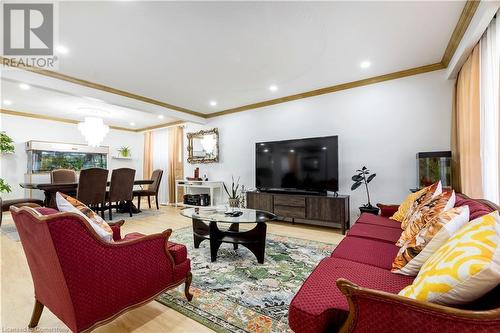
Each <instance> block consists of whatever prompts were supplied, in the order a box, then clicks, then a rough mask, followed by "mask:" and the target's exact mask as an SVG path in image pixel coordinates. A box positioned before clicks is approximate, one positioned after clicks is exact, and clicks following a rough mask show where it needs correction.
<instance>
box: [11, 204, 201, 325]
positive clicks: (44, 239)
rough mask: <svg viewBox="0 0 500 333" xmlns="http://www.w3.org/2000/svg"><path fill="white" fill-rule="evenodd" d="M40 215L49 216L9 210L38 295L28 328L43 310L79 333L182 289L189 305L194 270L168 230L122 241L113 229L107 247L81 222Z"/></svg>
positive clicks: (61, 215) (52, 214)
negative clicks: (112, 234) (46, 310)
mask: <svg viewBox="0 0 500 333" xmlns="http://www.w3.org/2000/svg"><path fill="white" fill-rule="evenodd" d="M37 210H38V211H39V212H40V213H42V214H45V215H46V216H37V214H35V213H34V212H33V211H31V210H30V209H27V208H17V207H12V208H11V213H12V216H13V219H14V222H15V224H16V227H17V230H18V232H19V236H20V239H21V243H22V245H23V248H24V252H25V254H26V258H27V260H28V265H29V268H30V271H31V276H32V278H33V283H34V287H35V307H34V310H33V315H32V318H31V322H30V324H29V327H30V328H34V327H36V326H37V325H38V321H39V319H40V316H41V314H42V311H43V308H44V306H46V307H47V308H49V309H50V310H51V311H52V312H53V313H54V314H55V315H56V316H57V317H58V318H59V319H60V320H61V321H63V322H64V323H65V324H66V325H67V326H68V327H69V329H70V330H71V331H73V332H83V331H90V330H92V329H94V328H95V327H97V326H100V325H103V324H105V323H107V322H109V321H111V320H112V319H114V318H115V317H117V316H119V315H120V314H122V313H124V312H125V311H128V310H130V309H132V308H135V307H138V306H140V305H143V304H145V303H146V302H149V301H150V300H152V299H153V298H155V297H156V296H158V295H159V294H161V293H162V292H164V291H165V290H167V289H171V288H173V287H176V286H178V285H180V284H182V283H185V295H186V298H187V299H188V300H189V301H190V300H191V299H192V295H191V294H190V293H189V286H190V284H191V278H192V275H191V263H190V260H189V259H188V258H187V251H186V247H185V246H183V245H180V244H175V243H171V242H169V241H168V238H169V236H170V234H171V232H172V230H170V229H169V230H166V231H164V232H162V233H159V234H153V235H148V236H144V235H141V234H137V233H135V234H129V235H127V236H125V237H124V239H121V236H120V231H119V228H120V224H118V225H115V226H113V229H114V230H113V231H114V239H115V242H114V243H107V242H105V241H103V240H102V239H101V238H100V237H99V236H98V235H97V234H96V232H95V231H94V230H93V229H92V227H91V226H90V225H89V224H88V222H87V221H85V220H84V219H83V218H82V217H80V216H79V215H76V214H73V213H59V212H57V211H55V210H53V209H49V208H37ZM47 214H50V215H47Z"/></svg>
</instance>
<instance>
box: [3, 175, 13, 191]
mask: <svg viewBox="0 0 500 333" xmlns="http://www.w3.org/2000/svg"><path fill="white" fill-rule="evenodd" d="M10 192H12V189H11V188H10V185H9V184H7V183H6V182H5V180H3V179H2V178H0V193H10Z"/></svg>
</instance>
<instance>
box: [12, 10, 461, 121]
mask: <svg viewBox="0 0 500 333" xmlns="http://www.w3.org/2000/svg"><path fill="white" fill-rule="evenodd" d="M464 3H465V2H464V1H418V2H392V1H388V2H356V1H351V2H146V1H115V2H102V1H82V2H75V1H64V2H60V3H59V43H60V44H61V45H64V46H65V47H67V48H68V49H69V53H68V54H59V55H58V56H59V59H60V62H59V69H58V72H60V73H63V74H66V75H70V76H73V77H76V78H79V79H83V80H88V81H91V82H95V83H99V84H103V85H107V86H111V87H113V88H116V89H120V90H124V91H127V92H130V93H133V94H137V95H141V96H144V97H148V98H153V99H156V100H158V101H162V102H165V103H169V104H173V105H176V106H179V107H182V108H187V109H190V110H194V111H197V112H202V113H212V112H217V111H221V110H224V109H229V108H233V107H238V106H242V105H246V104H251V103H257V102H261V101H265V100H269V99H274V98H279V97H283V96H287V95H291V94H296V93H301V92H305V91H310V90H314V89H318V88H323V87H327V86H332V85H336V84H340V83H346V82H351V81H355V80H359V79H363V78H367V77H373V76H376V75H382V74H387V73H391V72H395V71H399V70H403V69H408V68H413V67H418V66H422V65H428V64H433V63H437V62H440V61H441V57H442V56H443V53H444V50H445V48H446V46H447V43H448V41H449V39H450V36H451V34H452V32H453V29H454V27H455V25H456V23H457V21H458V18H459V16H460V13H461V11H462V8H463V6H464ZM365 60H369V61H370V62H371V63H372V65H371V67H370V68H367V69H362V68H360V66H359V64H360V62H362V61H365ZM2 74H3V79H2V85H3V86H2V95H3V96H2V98H3V99H5V98H7V99H11V100H15V103H14V104H13V105H12V106H6V105H4V106H3V107H4V108H8V109H13V110H18V111H24V112H31V113H43V114H47V115H51V116H57V117H64V118H70V119H75V120H79V119H81V118H82V115H81V111H79V110H80V108H81V107H82V105H90V106H91V107H93V106H94V107H95V106H96V105H97V106H99V107H101V108H102V109H103V110H110V111H109V112H108V113H107V114H108V115H110V116H109V117H108V118H105V120H106V123H107V124H109V125H115V126H122V127H129V128H141V127H147V126H151V125H158V124H160V123H165V122H168V121H175V120H178V119H183V120H187V121H204V120H203V118H200V117H196V116H195V115H188V114H184V113H180V112H178V111H175V110H170V109H166V108H164V107H161V106H157V105H154V104H148V103H145V102H140V101H137V100H134V99H131V98H126V97H123V96H118V95H115V94H110V93H106V92H103V91H101V90H96V89H91V88H88V87H83V86H80V85H77V84H74V83H68V82H65V81H61V80H57V79H54V78H48V77H45V76H42V75H38V74H33V73H30V72H26V71H13V70H9V71H3V73H2ZM14 81H26V82H29V83H30V84H33V85H35V86H38V87H40V88H36V87H35V88H33V89H31V90H30V91H27V92H26V91H21V90H19V89H18V87H17V85H16V84H13V83H12V82H14ZM270 85H277V86H278V90H277V91H274V92H272V91H270V90H269V86H270ZM42 87H46V88H49V89H42ZM95 98H97V99H99V100H100V102H99V101H96V100H95ZM211 100H216V101H217V105H216V106H210V104H209V102H210V101H211ZM158 114H163V115H164V117H165V118H164V119H158V117H157V116H158ZM130 122H135V123H136V125H135V126H134V127H131V126H130V125H129V123H130Z"/></svg>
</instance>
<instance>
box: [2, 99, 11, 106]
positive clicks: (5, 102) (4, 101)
mask: <svg viewBox="0 0 500 333" xmlns="http://www.w3.org/2000/svg"><path fill="white" fill-rule="evenodd" d="M3 104H5V105H12V101H11V100H9V99H4V100H3Z"/></svg>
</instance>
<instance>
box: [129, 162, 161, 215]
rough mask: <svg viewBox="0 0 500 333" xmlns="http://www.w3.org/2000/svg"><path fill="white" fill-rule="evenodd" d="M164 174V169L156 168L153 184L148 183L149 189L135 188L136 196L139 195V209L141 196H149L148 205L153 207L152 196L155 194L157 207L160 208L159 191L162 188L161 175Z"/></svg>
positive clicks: (152, 176)
mask: <svg viewBox="0 0 500 333" xmlns="http://www.w3.org/2000/svg"><path fill="white" fill-rule="evenodd" d="M162 176H163V170H161V169H156V170H154V171H153V174H152V175H151V180H152V181H153V183H152V184H150V185H148V187H147V189H144V190H135V191H134V197H137V209H138V210H141V197H148V205H149V208H151V196H153V195H154V197H155V200H156V209H160V206H159V204H158V191H159V189H160V183H161V177H162Z"/></svg>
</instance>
